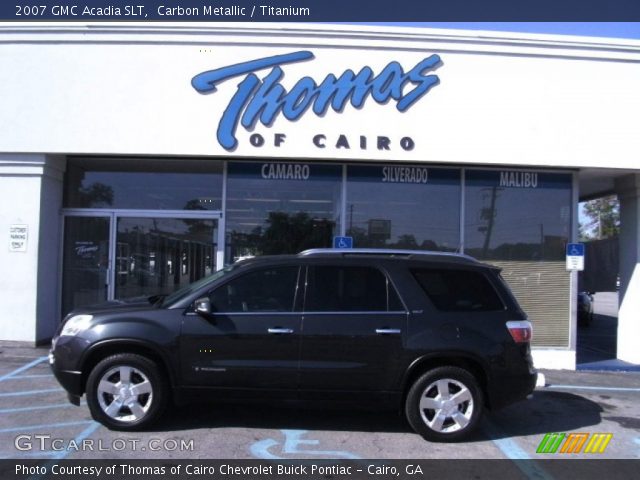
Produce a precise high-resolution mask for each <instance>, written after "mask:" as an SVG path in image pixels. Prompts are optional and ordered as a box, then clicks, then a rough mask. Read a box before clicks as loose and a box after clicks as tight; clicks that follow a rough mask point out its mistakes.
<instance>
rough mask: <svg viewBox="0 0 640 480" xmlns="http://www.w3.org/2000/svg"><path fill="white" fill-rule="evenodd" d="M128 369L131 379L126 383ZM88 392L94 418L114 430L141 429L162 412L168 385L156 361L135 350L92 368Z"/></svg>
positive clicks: (115, 356)
mask: <svg viewBox="0 0 640 480" xmlns="http://www.w3.org/2000/svg"><path fill="white" fill-rule="evenodd" d="M127 372H129V373H128V375H129V381H128V382H126V381H125V382H124V383H123V382H122V380H123V378H125V380H126V375H127ZM101 382H104V383H102V384H101ZM111 390H112V391H111ZM86 393H87V404H88V406H89V410H90V411H91V416H92V417H93V419H94V420H96V421H97V422H100V423H102V424H103V425H105V426H106V427H108V428H110V429H112V430H124V431H127V430H139V429H142V428H146V427H148V426H149V425H151V424H152V423H153V422H155V421H156V420H157V419H158V418H159V417H160V416H161V415H162V413H163V411H164V409H165V408H166V405H167V399H168V397H169V386H168V384H167V382H166V380H165V377H164V374H163V372H162V371H161V369H160V368H159V366H158V365H157V364H156V363H155V362H154V361H152V360H150V359H148V358H147V357H143V356H141V355H136V354H133V353H119V354H117V355H112V356H110V357H107V358H105V359H103V360H102V361H100V362H99V363H98V364H97V365H96V366H95V367H94V368H93V370H92V371H91V373H90V374H89V378H88V380H87V392H86Z"/></svg>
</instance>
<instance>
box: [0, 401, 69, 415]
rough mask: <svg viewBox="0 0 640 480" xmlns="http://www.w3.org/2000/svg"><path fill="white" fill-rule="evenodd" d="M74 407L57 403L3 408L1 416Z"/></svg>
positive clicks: (0, 410) (0, 411)
mask: <svg viewBox="0 0 640 480" xmlns="http://www.w3.org/2000/svg"><path fill="white" fill-rule="evenodd" d="M73 406H74V405H73V404H72V403H56V404H55V405H38V406H35V407H18V408H1V409H0V414H2V413H20V412H31V411H33V410H49V409H52V408H67V407H73Z"/></svg>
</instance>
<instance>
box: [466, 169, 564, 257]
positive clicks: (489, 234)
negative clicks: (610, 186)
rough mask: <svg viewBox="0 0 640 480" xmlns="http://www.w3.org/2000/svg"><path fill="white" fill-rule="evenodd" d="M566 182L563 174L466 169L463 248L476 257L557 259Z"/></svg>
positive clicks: (561, 243) (561, 244) (561, 240)
mask: <svg viewBox="0 0 640 480" xmlns="http://www.w3.org/2000/svg"><path fill="white" fill-rule="evenodd" d="M571 186H572V177H571V174H568V173H566V174H565V173H561V174H558V173H545V172H535V171H516V170H468V171H467V172H466V174H465V229H464V232H465V243H464V244H465V253H467V254H468V255H471V256H473V257H475V258H478V259H481V260H525V261H551V260H560V261H563V260H564V258H565V245H566V244H567V242H568V241H569V238H570V237H571V221H572V218H571V191H572V190H571Z"/></svg>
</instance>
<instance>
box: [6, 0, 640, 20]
mask: <svg viewBox="0 0 640 480" xmlns="http://www.w3.org/2000/svg"><path fill="white" fill-rule="evenodd" d="M0 20H2V21H43V20H46V21H52V20H53V21H74V20H75V21H82V22H88V21H105V20H108V21H132V22H133V21H136V22H140V21H170V22H427V21H429V22H438V21H459V22H463V21H470V22H480V21H492V22H501V21H580V22H584V21H587V22H596V21H597V22H617V21H625V22H629V21H638V20H640V2H639V1H638V0H446V1H443V0H231V1H228V0H222V1H216V0H195V1H194V0H186V1H182V0H181V1H176V0H173V1H171V0H130V1H118V0H112V1H109V0H102V1H100V0H85V1H78V2H73V1H71V2H69V1H55V0H54V1H50V0H14V1H13V2H2V3H1V4H0Z"/></svg>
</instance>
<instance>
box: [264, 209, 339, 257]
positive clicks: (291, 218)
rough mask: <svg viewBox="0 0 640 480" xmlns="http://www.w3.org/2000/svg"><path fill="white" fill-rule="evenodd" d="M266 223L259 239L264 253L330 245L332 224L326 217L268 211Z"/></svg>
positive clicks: (271, 253)
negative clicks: (266, 225)
mask: <svg viewBox="0 0 640 480" xmlns="http://www.w3.org/2000/svg"><path fill="white" fill-rule="evenodd" d="M267 224H268V227H267V228H266V229H265V230H264V234H263V235H262V239H261V244H262V245H261V246H262V248H261V250H262V253H263V254H264V255H274V254H282V253H298V252H301V251H302V250H306V249H308V248H319V247H330V246H331V239H332V235H333V226H334V224H333V222H331V221H330V220H327V219H326V218H312V217H311V216H309V214H308V213H305V212H298V213H294V214H289V213H286V212H270V213H269V218H268V219H267Z"/></svg>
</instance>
